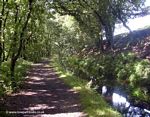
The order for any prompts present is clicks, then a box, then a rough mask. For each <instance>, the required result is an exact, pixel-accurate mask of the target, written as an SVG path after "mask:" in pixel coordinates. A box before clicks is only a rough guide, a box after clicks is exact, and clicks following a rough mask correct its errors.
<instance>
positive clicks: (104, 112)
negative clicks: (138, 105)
mask: <svg viewBox="0 0 150 117" xmlns="http://www.w3.org/2000/svg"><path fill="white" fill-rule="evenodd" d="M53 66H54V67H55V70H56V71H57V73H58V74H59V76H60V78H61V79H63V80H64V82H65V83H66V84H67V85H69V86H70V87H71V88H73V89H74V90H75V91H77V92H79V94H80V103H81V105H82V107H83V111H84V112H85V113H86V114H87V115H88V116H89V117H121V114H120V113H119V112H117V111H116V110H114V109H112V108H111V107H110V106H109V105H108V103H106V102H105V101H104V99H103V98H102V96H101V95H100V94H98V93H97V92H96V91H95V90H93V89H91V88H89V87H88V85H87V83H88V82H87V81H85V80H83V79H80V78H78V77H75V76H73V75H72V74H71V73H69V72H66V71H64V70H63V68H62V67H61V66H60V65H59V64H57V63H56V62H54V61H53Z"/></svg>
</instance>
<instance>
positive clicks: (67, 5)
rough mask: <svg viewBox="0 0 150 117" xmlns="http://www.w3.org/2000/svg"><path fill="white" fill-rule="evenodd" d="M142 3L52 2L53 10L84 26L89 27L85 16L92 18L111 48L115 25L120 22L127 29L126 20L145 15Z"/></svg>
mask: <svg viewBox="0 0 150 117" xmlns="http://www.w3.org/2000/svg"><path fill="white" fill-rule="evenodd" d="M144 2H145V0H101V1H100V0H73V1H72V0H71V1H70V0H65V1H60V0H54V1H53V4H54V7H53V8H54V9H55V10H56V11H57V12H58V13H60V14H62V15H64V14H68V15H71V16H74V17H75V19H76V20H77V21H79V22H80V24H81V23H83V24H85V25H86V26H89V25H88V23H89V22H87V18H85V16H88V18H89V17H91V18H93V19H94V21H96V24H98V25H97V27H98V29H99V30H100V32H103V31H104V32H105V37H106V39H107V41H108V45H109V47H111V48H113V33H114V28H115V24H116V23H117V22H122V23H123V25H124V26H125V27H126V28H128V29H129V27H128V26H127V25H126V23H127V21H128V18H131V17H134V16H137V15H138V16H139V15H141V14H146V12H143V5H144ZM144 11H145V10H144ZM88 28H90V27H88ZM129 30H130V29H129ZM100 32H98V33H100Z"/></svg>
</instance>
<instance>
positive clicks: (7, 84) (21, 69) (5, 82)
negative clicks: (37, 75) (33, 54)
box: [0, 59, 31, 97]
mask: <svg viewBox="0 0 150 117" xmlns="http://www.w3.org/2000/svg"><path fill="white" fill-rule="evenodd" d="M30 64H31V63H30V62H27V61H25V60H23V59H19V60H18V61H17V64H16V69H15V82H16V84H17V87H16V88H18V87H19V86H20V85H21V82H22V81H23V76H24V75H25V73H26V70H27V68H28V67H29V65H30ZM1 68H2V72H1V77H0V97H1V96H3V95H4V94H6V93H11V92H12V91H13V90H14V89H13V88H12V82H11V81H12V80H11V78H10V61H5V62H3V63H2V65H1Z"/></svg>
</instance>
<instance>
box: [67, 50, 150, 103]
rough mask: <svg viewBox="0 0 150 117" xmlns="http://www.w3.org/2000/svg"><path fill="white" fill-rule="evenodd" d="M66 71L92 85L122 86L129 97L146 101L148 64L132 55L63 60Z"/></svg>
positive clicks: (149, 70) (148, 77)
mask: <svg viewBox="0 0 150 117" xmlns="http://www.w3.org/2000/svg"><path fill="white" fill-rule="evenodd" d="M65 63H66V64H65V66H66V68H67V70H69V71H71V72H72V73H74V74H75V75H77V76H80V77H81V78H83V79H87V80H91V79H92V80H93V81H94V82H93V84H94V85H99V86H103V85H110V86H116V85H117V86H118V85H119V86H123V87H126V90H127V92H128V93H129V94H131V96H133V97H135V98H137V99H140V100H144V101H145V100H146V101H147V100H148V98H149V94H148V92H149V85H150V84H149V81H150V63H149V61H148V60H140V59H138V58H136V57H135V55H134V54H133V53H122V54H118V55H115V56H114V55H109V54H107V55H104V54H103V55H100V56H86V57H83V58H82V57H78V56H77V55H74V56H70V57H67V58H66V59H65Z"/></svg>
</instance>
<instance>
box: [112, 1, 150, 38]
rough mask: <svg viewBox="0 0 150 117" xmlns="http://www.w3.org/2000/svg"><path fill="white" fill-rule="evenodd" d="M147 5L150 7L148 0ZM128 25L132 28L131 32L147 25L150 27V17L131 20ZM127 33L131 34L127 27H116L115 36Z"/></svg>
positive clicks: (120, 25)
mask: <svg viewBox="0 0 150 117" xmlns="http://www.w3.org/2000/svg"><path fill="white" fill-rule="evenodd" d="M145 5H146V6H150V0H146V2H145ZM127 25H128V26H129V27H130V29H131V30H137V29H139V28H143V27H145V26H147V25H149V26H150V15H147V16H144V17H140V18H135V19H129V23H127ZM125 32H129V31H128V30H127V29H126V28H125V27H123V25H122V24H117V25H116V29H115V32H114V35H117V34H121V33H125Z"/></svg>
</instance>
